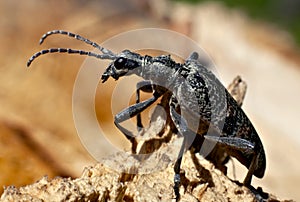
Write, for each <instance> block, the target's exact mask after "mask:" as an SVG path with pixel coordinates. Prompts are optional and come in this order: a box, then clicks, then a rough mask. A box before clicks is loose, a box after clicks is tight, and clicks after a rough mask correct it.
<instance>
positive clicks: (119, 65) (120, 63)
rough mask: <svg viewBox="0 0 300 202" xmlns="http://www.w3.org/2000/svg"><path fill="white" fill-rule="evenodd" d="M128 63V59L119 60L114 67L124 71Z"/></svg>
mask: <svg viewBox="0 0 300 202" xmlns="http://www.w3.org/2000/svg"><path fill="white" fill-rule="evenodd" d="M126 62H127V59H126V58H118V59H117V60H116V61H115V62H114V66H115V68H116V69H122V68H124V66H125V64H126Z"/></svg>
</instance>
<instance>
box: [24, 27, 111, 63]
mask: <svg viewBox="0 0 300 202" xmlns="http://www.w3.org/2000/svg"><path fill="white" fill-rule="evenodd" d="M52 34H62V35H67V36H69V37H72V38H75V39H77V40H79V41H83V42H84V43H86V44H89V45H91V46H93V47H94V48H96V49H98V50H100V51H101V52H102V53H103V54H97V53H94V52H90V51H84V50H76V49H70V48H50V49H45V50H41V51H39V52H37V53H35V54H34V55H32V56H31V58H30V59H29V60H28V62H27V67H29V66H30V64H31V63H32V62H33V60H35V59H36V58H37V57H39V56H41V55H44V54H48V53H67V54H79V55H87V56H91V57H96V58H98V59H110V60H113V59H115V58H116V55H115V54H114V53H113V52H112V51H110V50H108V49H106V48H104V47H102V46H100V45H98V44H97V43H95V42H93V41H91V40H89V39H86V38H84V37H82V36H80V35H78V34H74V33H71V32H67V31H63V30H52V31H49V32H47V33H46V34H44V35H43V36H42V37H41V39H40V44H42V43H43V42H44V40H45V39H46V38H47V37H48V36H50V35H52Z"/></svg>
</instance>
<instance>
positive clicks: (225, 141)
mask: <svg viewBox="0 0 300 202" xmlns="http://www.w3.org/2000/svg"><path fill="white" fill-rule="evenodd" d="M204 138H206V139H207V140H210V141H214V142H216V143H218V144H219V145H221V146H224V147H227V148H230V150H235V151H240V152H242V153H245V154H249V155H252V160H251V163H250V165H249V168H248V173H247V175H246V177H245V180H244V182H243V184H244V185H245V186H249V185H250V184H251V179H252V175H253V173H254V171H255V168H256V166H257V153H256V152H255V151H256V150H257V149H256V148H255V144H253V143H252V142H250V141H248V140H245V139H242V138H237V137H218V136H208V135H206V136H204Z"/></svg>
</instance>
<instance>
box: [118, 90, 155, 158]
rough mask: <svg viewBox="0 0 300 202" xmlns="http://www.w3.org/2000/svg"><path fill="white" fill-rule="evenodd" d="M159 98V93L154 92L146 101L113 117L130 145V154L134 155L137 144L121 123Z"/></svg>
mask: <svg viewBox="0 0 300 202" xmlns="http://www.w3.org/2000/svg"><path fill="white" fill-rule="evenodd" d="M160 96H161V94H160V93H158V92H154V93H153V97H151V98H149V99H148V100H145V101H143V102H140V103H137V104H134V105H131V106H129V107H128V108H126V109H124V110H122V111H121V112H119V113H118V114H117V115H116V116H115V120H114V123H115V125H116V127H117V128H118V129H119V130H120V131H121V132H122V133H123V134H124V135H125V136H126V138H127V139H128V140H129V141H130V142H131V143H132V148H131V150H132V152H133V153H135V150H136V146H137V142H136V140H135V137H134V135H133V134H132V132H130V131H129V130H127V129H126V128H124V127H123V126H121V125H120V123H121V122H123V121H126V120H128V119H130V118H132V117H134V116H136V115H137V114H139V113H141V112H142V111H144V110H145V109H146V108H147V107H149V106H150V105H151V104H153V103H154V102H155V101H156V100H157V99H158V98H159V97H160Z"/></svg>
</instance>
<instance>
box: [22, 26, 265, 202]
mask: <svg viewBox="0 0 300 202" xmlns="http://www.w3.org/2000/svg"><path fill="white" fill-rule="evenodd" d="M52 34H62V35H67V36H69V37H73V38H75V39H77V40H80V41H83V42H85V43H87V44H89V45H91V46H93V47H94V48H96V49H98V50H99V51H101V54H98V53H95V52H90V51H83V50H75V49H69V48H50V49H46V50H42V51H40V52H37V53H35V54H34V55H33V56H32V57H31V58H30V59H29V61H28V63H27V66H30V64H31V63H32V61H33V60H35V59H36V58H37V57H39V56H41V55H43V54H47V53H55V52H59V53H68V54H80V55H87V56H91V57H96V58H98V59H108V60H111V61H112V62H111V63H110V65H109V66H108V67H107V69H106V70H105V72H104V73H103V74H102V77H101V80H102V82H103V83H104V82H106V81H107V80H108V79H109V78H110V77H112V78H113V79H115V80H118V79H119V78H120V77H122V76H129V75H132V74H135V75H137V76H139V77H142V78H143V79H144V81H141V82H140V83H138V85H137V87H138V89H137V92H138V91H140V90H141V91H144V92H150V93H153V95H152V97H151V98H149V99H147V100H144V101H142V102H139V101H138V102H137V103H136V104H134V105H132V106H129V107H128V108H126V109H124V110H123V111H121V112H120V113H118V114H117V115H116V116H115V118H114V123H115V125H116V127H117V128H118V129H119V130H120V131H121V132H122V133H123V134H124V135H125V136H126V138H127V139H128V140H129V141H130V142H131V143H132V151H134V150H135V147H136V145H137V142H136V139H135V136H134V135H133V134H132V132H130V131H129V130H127V129H126V128H124V127H122V126H121V125H120V123H121V122H123V121H125V120H127V119H130V118H132V117H134V116H137V118H138V119H137V120H138V121H137V126H138V128H141V127H142V123H141V118H140V113H141V112H142V111H143V110H145V109H146V108H148V107H149V106H150V105H151V104H153V103H154V102H155V101H156V100H158V99H159V98H160V97H162V96H163V95H165V94H166V93H170V95H171V96H170V99H169V115H170V117H171V120H172V122H173V124H174V125H175V127H176V129H177V131H178V132H179V135H181V136H183V143H182V146H181V148H180V152H179V154H178V158H177V160H176V162H175V165H174V172H175V176H174V192H175V195H176V199H177V200H178V199H179V187H180V166H181V160H182V155H183V153H184V151H185V149H190V148H191V147H193V148H198V150H196V151H199V147H200V146H201V143H202V142H203V141H204V140H206V141H209V142H213V143H214V144H215V148H217V149H218V150H221V151H223V152H224V155H225V156H232V157H235V158H236V159H237V160H238V161H240V163H241V164H243V165H244V166H246V167H247V168H248V173H247V175H246V177H245V179H244V185H246V186H249V185H250V184H251V179H252V175H255V176H256V177H259V178H262V177H263V176H264V172H265V168H266V158H265V152H264V148H263V145H262V142H261V140H260V138H259V136H258V134H257V132H256V130H255V128H254V127H253V125H252V123H251V122H250V120H249V119H248V117H247V116H246V114H245V113H244V111H243V110H242V109H241V107H240V106H239V104H237V102H236V101H235V100H234V99H233V97H232V96H231V95H230V94H229V93H228V91H227V90H226V88H225V87H224V86H223V85H222V83H221V82H220V81H219V80H218V79H217V77H216V76H215V75H214V74H213V73H212V72H211V71H210V70H209V69H208V68H206V67H205V66H204V65H202V64H201V62H200V61H199V60H198V54H197V53H196V52H193V53H192V54H191V55H190V56H189V57H188V58H187V59H186V60H185V61H184V63H177V62H175V61H174V60H173V59H172V58H171V56H170V55H160V56H156V57H151V56H149V55H145V56H142V55H140V54H138V53H135V52H132V51H130V50H124V51H122V52H120V53H118V54H115V53H113V52H112V51H110V50H108V49H106V48H104V47H101V46H100V45H98V44H97V43H95V42H92V41H90V40H89V39H86V38H84V37H82V36H80V35H77V34H73V33H71V32H66V31H62V30H53V31H49V32H47V33H46V34H44V35H43V36H42V38H41V40H40V43H43V41H44V40H45V39H46V38H47V37H48V36H50V35H52ZM220 92H221V93H220ZM221 94H222V95H221ZM183 111H184V112H185V114H187V115H186V116H182V114H183ZM191 125H196V128H195V127H194V128H193V129H191ZM208 130H211V131H213V135H208ZM193 134H195V136H193ZM192 136H193V137H192ZM199 139H200V141H198V140H199Z"/></svg>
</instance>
